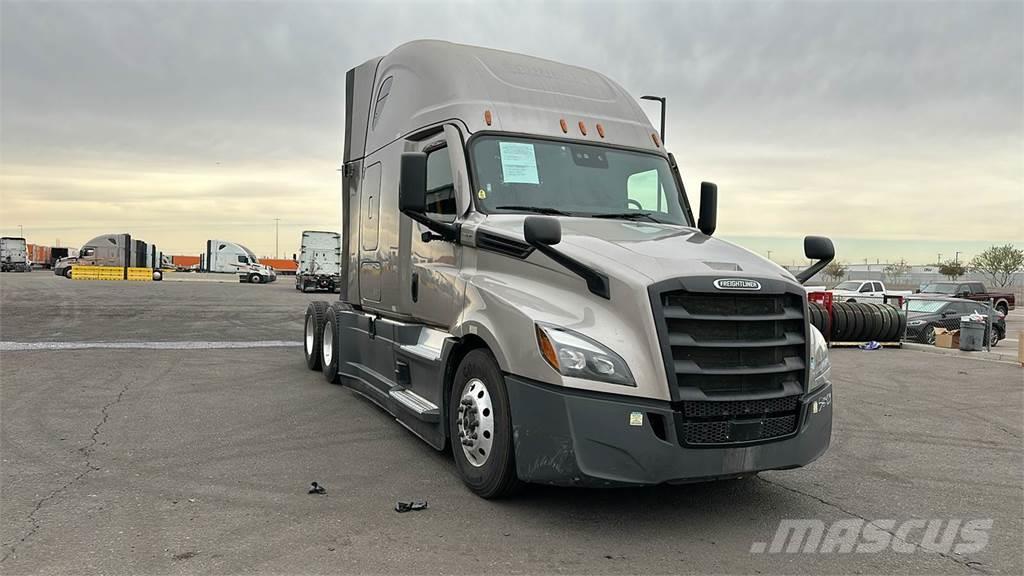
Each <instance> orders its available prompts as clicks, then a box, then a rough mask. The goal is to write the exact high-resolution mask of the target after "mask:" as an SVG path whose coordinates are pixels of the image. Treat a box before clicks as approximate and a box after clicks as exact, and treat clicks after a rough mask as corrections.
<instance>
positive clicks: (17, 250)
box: [0, 236, 32, 272]
mask: <svg viewBox="0 0 1024 576" xmlns="http://www.w3.org/2000/svg"><path fill="white" fill-rule="evenodd" d="M31 271H32V262H30V261H29V258H28V245H27V244H26V243H25V239H24V238H16V237H12V236H4V237H3V238H0V272H31Z"/></svg>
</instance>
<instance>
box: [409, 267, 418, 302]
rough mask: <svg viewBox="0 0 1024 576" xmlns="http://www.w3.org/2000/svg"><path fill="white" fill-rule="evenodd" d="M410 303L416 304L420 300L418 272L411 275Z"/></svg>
mask: <svg viewBox="0 0 1024 576" xmlns="http://www.w3.org/2000/svg"><path fill="white" fill-rule="evenodd" d="M411 289H412V301H413V302H418V301H419V299H420V274H419V272H413V273H412V287H411Z"/></svg>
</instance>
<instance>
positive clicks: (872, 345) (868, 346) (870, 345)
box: [859, 340, 882, 350]
mask: <svg viewBox="0 0 1024 576" xmlns="http://www.w3.org/2000/svg"><path fill="white" fill-rule="evenodd" d="M881 347H882V345H881V344H879V343H878V342H875V341H874V340H872V341H871V342H865V343H863V344H861V345H860V346H859V348H860V349H861V350H878V349H879V348H881Z"/></svg>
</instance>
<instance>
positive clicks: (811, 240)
mask: <svg viewBox="0 0 1024 576" xmlns="http://www.w3.org/2000/svg"><path fill="white" fill-rule="evenodd" d="M804 256H806V257H807V258H808V259H809V260H832V259H833V258H835V257H836V248H835V246H833V245H832V241H831V240H829V239H828V238H826V237H824V236H805V237H804Z"/></svg>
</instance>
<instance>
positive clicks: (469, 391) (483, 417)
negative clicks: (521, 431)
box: [455, 378, 494, 468]
mask: <svg viewBox="0 0 1024 576" xmlns="http://www.w3.org/2000/svg"><path fill="white" fill-rule="evenodd" d="M455 423H456V427H457V428H458V432H459V442H460V443H461V444H462V453H463V454H465V455H466V460H467V461H468V462H469V463H470V465H472V466H473V467H475V468H479V467H481V466H483V465H484V464H486V463H487V459H488V458H490V457H491V447H492V446H493V444H494V405H493V404H492V403H491V395H490V393H489V392H488V391H487V386H484V383H483V381H482V380H480V379H479V378H472V379H470V381H469V382H466V385H465V386H464V387H463V388H462V397H461V398H460V399H459V409H458V412H457V414H456V416H455Z"/></svg>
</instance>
